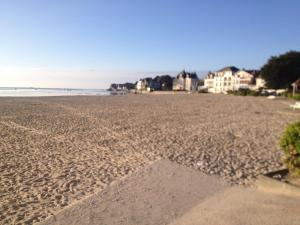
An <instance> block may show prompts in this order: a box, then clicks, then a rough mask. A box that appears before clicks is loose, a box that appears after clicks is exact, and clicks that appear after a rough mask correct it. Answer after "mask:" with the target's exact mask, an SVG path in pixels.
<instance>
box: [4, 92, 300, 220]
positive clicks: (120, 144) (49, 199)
mask: <svg viewBox="0 0 300 225" xmlns="http://www.w3.org/2000/svg"><path fill="white" fill-rule="evenodd" d="M289 104H291V103H290V102H288V101H285V100H268V99H266V98H261V97H234V96H226V95H210V94H202V95H193V94H192V95H180V94H179V95H133V94H132V95H127V96H105V97H44V98H0V153H1V154H0V182H1V184H0V224H32V223H35V222H39V221H41V220H43V219H45V218H46V217H47V216H49V215H52V214H53V213H54V212H57V211H59V210H60V209H62V208H64V207H66V206H67V205H70V204H72V203H74V202H76V201H77V200H79V199H82V198H83V197H85V196H87V195H90V194H92V193H95V192H96V191H100V190H102V189H103V188H104V187H105V186H106V185H107V184H110V183H111V182H112V181H114V180H117V179H118V178H120V177H123V176H125V175H127V174H130V173H132V172H133V171H136V170H139V168H142V167H144V166H145V165H148V164H149V163H150V162H153V161H154V160H156V159H158V158H160V157H162V158H167V159H170V160H171V161H175V162H178V163H179V164H182V165H186V166H188V167H190V168H193V169H195V170H200V171H202V172H204V173H206V174H216V175H219V176H221V177H222V178H224V179H225V180H226V181H228V182H229V183H232V184H246V185H248V184H251V182H252V181H253V180H255V178H256V176H257V175H259V174H262V173H265V172H268V171H271V170H273V169H277V168H280V167H282V164H281V161H282V160H281V157H282V154H281V151H280V149H279V148H278V140H279V139H278V138H279V137H280V135H281V134H282V132H283V130H284V128H285V126H286V125H287V124H288V123H290V122H294V121H296V120H297V119H299V118H300V113H299V111H292V110H291V109H290V108H289Z"/></svg>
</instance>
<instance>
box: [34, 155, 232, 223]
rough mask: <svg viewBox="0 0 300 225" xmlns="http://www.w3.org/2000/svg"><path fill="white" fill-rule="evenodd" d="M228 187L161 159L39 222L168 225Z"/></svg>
mask: <svg viewBox="0 0 300 225" xmlns="http://www.w3.org/2000/svg"><path fill="white" fill-rule="evenodd" d="M227 188H228V185H226V184H225V183H224V182H222V181H221V180H220V179H219V178H217V177H213V176H207V175H205V174H202V173H201V172H198V171H195V170H192V169H190V168H186V167H184V166H181V165H178V164H176V163H172V162H170V161H168V160H160V161H157V162H155V163H153V164H152V165H149V166H148V167H146V168H145V169H144V170H142V171H138V172H137V173H134V174H132V175H131V176H129V177H127V178H125V179H122V180H121V181H119V182H116V183H114V184H113V185H111V186H109V187H108V188H106V189H105V190H104V191H102V192H99V193H97V194H95V195H93V196H90V197H88V198H86V199H84V200H82V201H80V202H78V203H76V204H74V205H71V206H69V207H67V208H65V209H64V210H62V211H61V212H59V213H58V214H56V215H55V216H52V217H50V218H48V219H47V220H45V221H44V222H42V223H40V224H43V225H113V224H118V225H120V224H122V225H123V224H128V225H146V224H147V225H152V224H153V225H160V224H168V223H170V222H172V221H174V219H176V218H179V217H181V216H183V215H184V214H185V213H187V212H188V211H189V210H191V209H192V208H193V207H194V206H196V205H197V204H199V202H202V201H204V200H205V199H207V198H208V197H211V196H213V195H215V194H217V193H220V192H222V191H224V190H226V189H227Z"/></svg>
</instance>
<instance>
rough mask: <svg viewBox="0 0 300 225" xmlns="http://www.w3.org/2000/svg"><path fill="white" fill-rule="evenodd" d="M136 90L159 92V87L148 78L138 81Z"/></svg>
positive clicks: (158, 84)
mask: <svg viewBox="0 0 300 225" xmlns="http://www.w3.org/2000/svg"><path fill="white" fill-rule="evenodd" d="M136 89H137V90H138V91H145V90H147V91H153V90H161V85H160V83H159V82H157V81H155V80H153V79H152V78H150V77H147V78H144V79H140V80H139V81H138V82H137V84H136Z"/></svg>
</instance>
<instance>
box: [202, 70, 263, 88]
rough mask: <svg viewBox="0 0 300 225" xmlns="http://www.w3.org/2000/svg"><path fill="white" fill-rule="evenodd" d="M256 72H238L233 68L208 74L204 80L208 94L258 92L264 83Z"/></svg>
mask: <svg viewBox="0 0 300 225" xmlns="http://www.w3.org/2000/svg"><path fill="white" fill-rule="evenodd" d="M259 73H260V71H258V70H240V69H238V68H237V67H235V66H229V67H225V68H223V69H221V70H218V71H216V72H213V73H212V72H209V73H208V74H207V76H206V77H205V79H204V86H203V88H206V89H207V90H208V92H212V93H225V92H227V91H234V90H239V89H241V88H244V89H252V90H258V89H260V88H264V86H265V81H264V80H263V79H262V78H261V77H260V76H259Z"/></svg>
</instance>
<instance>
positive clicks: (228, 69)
mask: <svg viewBox="0 0 300 225" xmlns="http://www.w3.org/2000/svg"><path fill="white" fill-rule="evenodd" d="M226 71H232V72H237V71H239V69H238V68H237V67H235V66H227V67H224V68H223V69H220V70H218V71H217V72H226Z"/></svg>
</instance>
